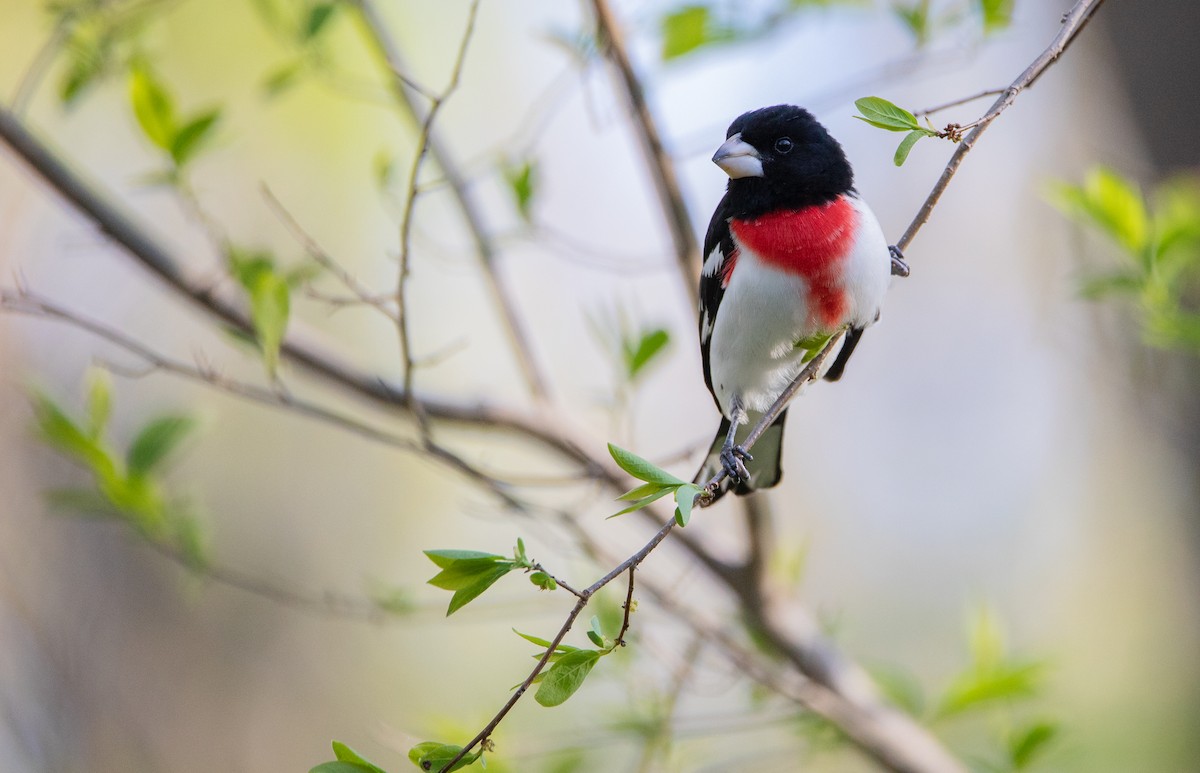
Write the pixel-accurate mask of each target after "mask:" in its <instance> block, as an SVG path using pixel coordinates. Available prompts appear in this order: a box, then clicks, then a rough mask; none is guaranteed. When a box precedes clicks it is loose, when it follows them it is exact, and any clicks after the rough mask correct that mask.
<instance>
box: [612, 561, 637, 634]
mask: <svg viewBox="0 0 1200 773" xmlns="http://www.w3.org/2000/svg"><path fill="white" fill-rule="evenodd" d="M635 571H637V567H636V566H631V567H629V589H628V590H627V591H625V604H624V605H622V607H621V609H623V610H625V614H624V615H623V616H622V617H621V630H620V631H619V632H618V633H617V638H616V639H614V641H615V642H616V644H617V646H618V647H624V646H625V634H626V633H628V632H629V618H630V616H631V615H632V614H633V584H634V580H635V579H636V578H635V577H634V576H633V573H634V572H635Z"/></svg>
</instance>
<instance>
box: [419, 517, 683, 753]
mask: <svg viewBox="0 0 1200 773" xmlns="http://www.w3.org/2000/svg"><path fill="white" fill-rule="evenodd" d="M674 527H675V519H674V518H672V519H671V520H669V521H667V522H666V523H665V524H663V527H662V528H661V529H659V530H658V533H656V534H655V535H654V536H653V537H651V538H650V541H649V542H647V543H646V544H645V545H643V546H642V547H641V549H640V550H638V551H637V552H636V553H634V554H633V555H631V556H630V557H629V558H626V559H625V560H624V561H622V562H621V563H620V564H618V565H617V567H616V568H615V569H613V570H612V571H610V572H609V573H608V574H606V575H604V576H603V577H601V578H600V579H599V580H596V581H595V582H594V583H592V584H591V585H589V586H588V587H586V588H584V589H583V590H582V591H580V592H579V594H578V595H579V601H577V602H575V606H574V607H572V608H571V611H570V613H569V614H568V615H567V619H566V620H565V621H564V622H563V624H562V627H561V628H559V629H558V633H557V634H555V635H554V638H553V639H551V640H550V646H549V647H547V648H546V652H545V653H544V654H543V655H542V657H541V658H540V659H539V660H538V662H537V665H535V666H534V667H533V670H532V671H530V672H529V676H527V677H525V681H523V682H522V683H521V686H520V687H518V688H517V689H516V691H515V692H514V693H513V694H512V697H511V698H509V699H508V701H507V702H506V703H505V704H504V706H503V707H501V709H500V711H498V712H496V715H495V716H493V717H492V719H491V721H489V722H488V723H487V724H486V725H485V726H484V728H483V729H482V730H480V731H479V733H477V734H476V736H475V737H474V738H473V739H471V741H470V743H468V744H467V745H466V746H464V747H463V748H462V750H461V751H459V753H458V754H457V755H456V756H455V757H454V759H452V760H450V761H449V762H447V763H446V764H445V765H444V766H442V768H441V773H447V771H449V770H450V769H452V768H453V767H454V766H455V764H457V763H458V761H459V760H461V759H462V758H463V757H465V756H466V755H467V754H470V752H471V750H472V749H474V748H475V747H476V746H477V745H479V744H481V743H483V742H484V741H485V740H487V738H488V737H489V736H491V734H492V731H494V730H495V729H496V727H498V726H499V724H500V723H501V722H502V721H503V720H504V717H506V716H507V715H508V712H510V711H512V709H513V706H516V705H517V701H519V700H521V696H522V695H524V694H525V691H526V690H528V689H529V686H530V685H531V684H533V680H535V679H537V676H538V674H540V673H542V669H544V668H545V667H546V664H547V663H549V662H550V656H551V655H553V654H554V651H555V650H557V649H558V645H559V644H561V643H562V640H563V638H564V637H565V636H566V635H567V633H568V632H569V631H570V630H571V626H572V625H574V624H575V619H576V618H577V617H579V614H580V613H581V612H583V610H584V608H585V607H586V606H587V605H588V602H589V601H591V599H592V596H594V595H595V594H596V593H598V592H599V591H600V589H601V588H603V587H604V586H605V585H608V584H609V583H610V582H612V581H613V580H615V579H617V578H618V577H620V576H621V575H622V574H624V573H625V572H629V595H628V598H629V599H632V598H633V572H634V570H635V569H637V567H638V564H640V563H642V561H645V560H646V556H648V555H650V553H651V552H652V551H653V550H654V549H655V548H656V547H658V545H659V543H661V542H662V541H663V540H664V539H666V538H667V535H668V534H670V533H671V529H673V528H674ZM625 619H626V623H627V622H628V619H629V608H628V606H627V607H626V610H625ZM624 635H625V630H622V631H621V633H620V635H619V636H618V640H619V639H620V637H623V636H624Z"/></svg>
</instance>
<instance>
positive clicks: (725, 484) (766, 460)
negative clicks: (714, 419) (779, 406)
mask: <svg viewBox="0 0 1200 773" xmlns="http://www.w3.org/2000/svg"><path fill="white" fill-rule="evenodd" d="M785 419H787V411H784V412H783V413H781V414H779V418H777V419H775V421H774V422H773V423H772V424H771V426H770V427H767V431H766V432H764V433H763V434H762V437H760V438H759V439H758V442H757V443H755V444H754V448H752V449H751V454H752V455H753V456H754V459H752V460H750V461H748V462H746V469H748V470H749V471H750V480H748V481H738V482H737V484H734V483H732V482H731V481H730V480H729V478H726V479H725V480H723V481H721V485H720V486H719V487H718V488H717V491H716V493H714V494H713V501H714V502H715V501H717V500H718V499H720V498H721V497H723V496H725V492H727V491H729V490H730V489H731V488H732V489H733V493H735V494H737V495H738V496H745V495H747V494H753V493H754V492H755V491H758V490H759V489H764V488H771V487H772V486H775V485H777V484H778V483H779V479H780V478H782V477H783V469H782V466H781V465H782V463H783V422H784V420H785ZM753 421H754V417H753V415H752V416H751V422H753ZM728 434H729V419H726V418H725V417H721V427H720V428H719V429H718V430H717V436H716V437H715V438H713V442H712V446H710V447H709V449H708V456H706V457H705V458H704V464H702V465H701V466H700V470H699V472H697V473H696V477H695V478H693V480H692V482H693V483H697V484H699V485H704V483H706V482H707V481H710V480H712V478H713V476H714V475H716V474H717V473H719V472H720V471H721V449H722V448H723V447H724V446H725V437H726V435H728Z"/></svg>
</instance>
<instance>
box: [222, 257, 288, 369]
mask: <svg viewBox="0 0 1200 773" xmlns="http://www.w3.org/2000/svg"><path fill="white" fill-rule="evenodd" d="M226 257H227V259H228V262H229V270H230V273H231V274H232V275H233V277H234V278H235V279H237V281H238V284H240V285H241V286H242V287H243V288H244V289H245V291H246V294H247V295H248V296H249V300H250V316H251V320H252V321H253V323H254V333H255V338H256V342H257V343H258V347H259V351H260V353H261V355H262V358H263V364H264V365H266V368H267V372H268V373H270V374H272V375H274V373H275V370H276V369H277V368H278V365H279V350H280V348H281V347H282V345H283V336H284V334H285V332H286V330H287V323H288V317H289V316H290V314H291V287H290V286H289V285H288V279H287V277H285V276H282V275H281V274H280V273H279V272H278V270H277V269H276V267H275V259H274V258H273V257H272V256H271V254H270V253H269V252H265V251H261V250H259V251H249V250H243V249H240V248H236V247H235V248H231V249H230V250H229V252H228V254H227V256H226Z"/></svg>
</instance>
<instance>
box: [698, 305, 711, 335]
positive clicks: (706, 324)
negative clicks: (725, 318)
mask: <svg viewBox="0 0 1200 773" xmlns="http://www.w3.org/2000/svg"><path fill="white" fill-rule="evenodd" d="M703 312H704V313H703V314H702V316H701V317H700V340H701V341H707V340H708V339H709V337H710V336H711V335H712V331H713V321H712V317H710V316H708V309H704V310H703Z"/></svg>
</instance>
